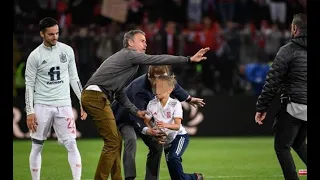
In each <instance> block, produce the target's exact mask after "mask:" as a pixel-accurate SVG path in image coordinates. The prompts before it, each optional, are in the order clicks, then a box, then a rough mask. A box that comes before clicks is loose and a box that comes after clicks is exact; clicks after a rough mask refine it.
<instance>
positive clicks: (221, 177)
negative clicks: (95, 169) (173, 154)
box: [83, 175, 283, 180]
mask: <svg viewBox="0 0 320 180" xmlns="http://www.w3.org/2000/svg"><path fill="white" fill-rule="evenodd" d="M268 177H283V175H273V176H241V175H238V176H204V178H205V179H208V178H209V179H211V178H212V179H215V178H220V179H223V178H268ZM135 179H136V180H138V179H144V178H143V177H138V178H135ZM161 179H166V180H167V179H168V180H169V179H170V177H161ZM83 180H94V179H83Z"/></svg>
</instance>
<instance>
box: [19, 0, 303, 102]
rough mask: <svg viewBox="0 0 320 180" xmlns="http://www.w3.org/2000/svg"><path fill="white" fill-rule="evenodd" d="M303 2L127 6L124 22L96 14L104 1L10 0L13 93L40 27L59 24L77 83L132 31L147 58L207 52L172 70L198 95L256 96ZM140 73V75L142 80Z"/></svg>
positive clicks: (191, 0) (176, 0)
mask: <svg viewBox="0 0 320 180" xmlns="http://www.w3.org/2000/svg"><path fill="white" fill-rule="evenodd" d="M304 2H305V1H303V0H302V1H301V0H141V1H139V0H129V9H128V15H127V20H126V22H125V23H120V22H116V21H113V20H112V19H110V18H107V17H104V16H102V15H101V13H100V10H101V5H102V4H103V0H28V1H25V0H15V2H14V17H15V23H14V33H13V49H14V52H13V73H14V75H13V86H14V92H13V93H14V95H15V96H24V69H25V62H26V59H27V57H28V55H29V53H30V52H31V51H32V50H33V49H34V48H36V47H37V46H38V45H39V44H40V43H41V42H42V39H41V38H40V36H39V29H38V22H39V20H40V19H41V18H43V17H45V16H51V17H54V18H56V19H57V20H58V21H59V26H60V38H59V40H60V41H61V42H65V43H67V44H69V45H71V46H72V47H73V48H74V51H75V55H76V60H77V67H78V72H79V77H80V79H81V81H82V84H85V83H86V81H87V80H88V78H90V76H91V75H92V73H93V72H94V71H95V70H96V68H97V67H98V66H99V65H100V64H101V63H102V62H103V61H104V60H105V59H106V58H108V57H109V56H110V55H112V54H113V53H115V52H116V51H118V50H120V49H121V48H122V38H123V34H124V33H125V32H126V31H127V30H129V29H141V30H143V31H144V32H145V33H146V38H147V44H148V48H147V53H148V54H172V55H183V56H188V55H192V54H194V53H195V52H197V50H199V49H200V48H202V47H210V49H211V50H210V51H209V52H208V54H207V57H208V59H207V60H206V61H204V62H203V63H199V64H188V65H183V66H182V65H173V66H171V68H172V71H173V72H174V73H175V74H176V75H177V80H178V82H179V83H180V84H181V85H182V87H184V88H185V89H186V90H187V91H188V92H189V93H190V94H197V95H198V96H211V95H220V94H226V95H235V94H241V93H246V94H252V95H256V94H258V93H259V92H260V90H261V87H262V85H263V83H264V79H265V76H266V73H267V72H268V70H269V67H270V64H271V63H272V61H273V58H274V57H275V55H276V53H277V51H278V49H279V47H281V46H282V45H283V44H284V43H286V42H287V41H288V40H290V38H291V34H290V22H291V18H292V15H293V14H295V13H299V12H306V11H305V8H304V7H305V3H304ZM146 69H147V66H141V68H140V70H139V73H138V74H137V76H138V75H140V74H142V73H145V72H146Z"/></svg>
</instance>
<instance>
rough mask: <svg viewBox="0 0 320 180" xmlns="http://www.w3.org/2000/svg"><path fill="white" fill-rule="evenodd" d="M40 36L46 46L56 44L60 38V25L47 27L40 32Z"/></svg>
mask: <svg viewBox="0 0 320 180" xmlns="http://www.w3.org/2000/svg"><path fill="white" fill-rule="evenodd" d="M40 36H41V37H42V38H43V41H44V43H45V45H46V46H55V45H56V44H57V41H58V38H59V27H58V25H55V26H52V27H49V28H46V30H45V31H44V32H40Z"/></svg>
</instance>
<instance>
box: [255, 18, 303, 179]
mask: <svg viewBox="0 0 320 180" xmlns="http://www.w3.org/2000/svg"><path fill="white" fill-rule="evenodd" d="M291 34H292V39H291V41H290V42H289V43H288V44H286V45H284V46H282V47H281V48H280V49H279V51H278V53H277V55H276V57H275V59H274V62H273V64H272V66H271V68H270V71H269V72H268V75H267V78H266V81H265V84H264V87H263V89H262V92H261V94H260V96H259V97H258V101H257V104H256V111H257V112H256V115H255V121H256V122H257V123H258V124H262V122H263V120H264V119H265V117H266V114H267V113H266V112H267V108H268V107H269V106H270V103H271V101H272V99H273V98H274V97H275V95H276V92H277V91H278V89H280V93H281V98H280V101H281V106H280V108H279V111H278V113H277V115H276V117H275V120H274V125H273V130H274V148H275V151H276V154H277V158H278V161H279V163H280V166H281V168H282V172H283V175H284V178H285V179H286V180H297V179H299V178H298V175H297V172H296V167H295V163H294V161H293V158H292V155H291V152H290V149H291V148H293V149H294V150H295V152H296V153H297V154H298V155H299V157H300V158H301V160H302V161H303V162H304V163H305V164H306V165H307V143H306V137H307V17H306V15H305V14H296V15H294V16H293V20H292V25H291Z"/></svg>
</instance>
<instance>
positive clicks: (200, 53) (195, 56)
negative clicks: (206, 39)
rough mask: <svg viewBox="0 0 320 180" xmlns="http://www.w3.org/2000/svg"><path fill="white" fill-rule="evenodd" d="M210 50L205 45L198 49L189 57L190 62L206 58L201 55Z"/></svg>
mask: <svg viewBox="0 0 320 180" xmlns="http://www.w3.org/2000/svg"><path fill="white" fill-rule="evenodd" d="M209 50H210V48H209V47H206V48H202V49H200V50H199V51H198V52H197V53H196V54H195V55H193V56H192V57H191V58H190V61H191V62H200V61H202V60H206V59H207V57H204V56H203V55H204V54H205V53H206V52H208V51H209Z"/></svg>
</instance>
